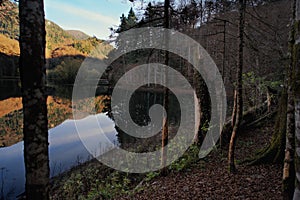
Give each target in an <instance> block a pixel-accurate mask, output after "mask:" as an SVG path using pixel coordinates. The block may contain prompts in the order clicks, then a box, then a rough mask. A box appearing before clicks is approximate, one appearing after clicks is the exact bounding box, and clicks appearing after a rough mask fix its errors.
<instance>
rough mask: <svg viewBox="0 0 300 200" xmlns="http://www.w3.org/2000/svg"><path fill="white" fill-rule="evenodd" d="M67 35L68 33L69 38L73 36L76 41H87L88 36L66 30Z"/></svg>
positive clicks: (80, 32)
mask: <svg viewBox="0 0 300 200" xmlns="http://www.w3.org/2000/svg"><path fill="white" fill-rule="evenodd" d="M66 32H67V33H69V34H70V35H71V36H73V37H74V38H75V39H77V40H85V39H88V38H89V37H90V36H89V35H87V34H85V33H84V32H82V31H79V30H66Z"/></svg>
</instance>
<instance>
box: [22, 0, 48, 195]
mask: <svg viewBox="0 0 300 200" xmlns="http://www.w3.org/2000/svg"><path fill="white" fill-rule="evenodd" d="M19 8H20V12H19V17H20V51H21V55H20V75H21V84H22V103H23V113H24V128H23V133H24V161H25V171H26V186H25V188H26V198H27V199H41V200H44V199H49V187H48V185H49V157H48V120H47V105H46V100H47V96H46V95H45V82H46V69H45V43H46V42H45V37H46V31H45V18H44V3H43V1H36V0H20V1H19Z"/></svg>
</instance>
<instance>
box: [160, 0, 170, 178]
mask: <svg viewBox="0 0 300 200" xmlns="http://www.w3.org/2000/svg"><path fill="white" fill-rule="evenodd" d="M169 7H170V0H165V3H164V18H165V22H164V28H170V21H169V20H170V19H169ZM168 39H169V38H168V36H167V35H166V36H165V43H166V44H165V45H166V47H168ZM165 65H166V66H168V65H169V52H168V51H166V52H165ZM165 83H166V87H165V89H164V100H163V105H164V108H165V110H166V114H165V115H164V116H163V129H162V142H161V148H162V155H161V167H162V171H161V172H162V174H166V168H165V167H166V163H167V148H166V147H165V146H166V145H167V144H168V137H169V130H168V128H169V123H168V114H169V113H168V111H169V89H168V88H167V85H168V69H167V68H166V71H165Z"/></svg>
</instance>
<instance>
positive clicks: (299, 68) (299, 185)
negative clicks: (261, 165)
mask: <svg viewBox="0 0 300 200" xmlns="http://www.w3.org/2000/svg"><path fill="white" fill-rule="evenodd" d="M296 5H297V6H296V21H295V24H294V28H295V40H296V44H295V48H294V49H295V57H294V58H295V59H296V60H295V72H296V77H295V138H296V142H295V145H296V154H295V168H296V169H295V171H296V187H295V191H294V199H295V200H296V199H300V27H299V23H300V8H299V6H300V1H299V0H297V1H296Z"/></svg>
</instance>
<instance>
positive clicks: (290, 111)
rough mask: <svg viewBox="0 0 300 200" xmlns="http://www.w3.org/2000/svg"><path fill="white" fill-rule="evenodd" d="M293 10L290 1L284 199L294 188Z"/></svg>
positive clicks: (290, 197) (294, 52) (290, 194)
mask: <svg viewBox="0 0 300 200" xmlns="http://www.w3.org/2000/svg"><path fill="white" fill-rule="evenodd" d="M295 10H296V0H293V1H292V13H293V14H292V20H291V32H290V39H289V55H290V63H289V65H288V69H287V74H288V77H287V79H288V83H287V84H288V85H287V97H288V100H287V115H286V144H285V157H284V166H283V180H282V181H283V197H284V199H293V193H294V187H295V163H294V155H295V105H294V73H295V70H294V67H295V59H296V57H295V55H296V51H295V33H296V29H295V22H294V20H295Z"/></svg>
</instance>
